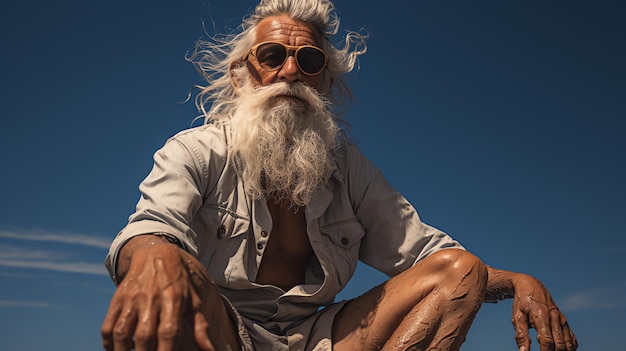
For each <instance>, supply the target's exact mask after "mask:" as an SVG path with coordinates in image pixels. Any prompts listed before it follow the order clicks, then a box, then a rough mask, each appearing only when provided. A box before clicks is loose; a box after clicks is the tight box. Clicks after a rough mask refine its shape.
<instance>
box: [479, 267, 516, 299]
mask: <svg viewBox="0 0 626 351" xmlns="http://www.w3.org/2000/svg"><path fill="white" fill-rule="evenodd" d="M487 274H488V275H489V278H488V280H487V291H486V292H485V302H492V303H496V302H498V301H501V300H506V299H511V298H513V297H514V296H515V284H514V281H515V279H516V278H517V277H518V275H519V274H520V273H514V272H511V271H504V270H500V269H495V268H492V267H489V266H487Z"/></svg>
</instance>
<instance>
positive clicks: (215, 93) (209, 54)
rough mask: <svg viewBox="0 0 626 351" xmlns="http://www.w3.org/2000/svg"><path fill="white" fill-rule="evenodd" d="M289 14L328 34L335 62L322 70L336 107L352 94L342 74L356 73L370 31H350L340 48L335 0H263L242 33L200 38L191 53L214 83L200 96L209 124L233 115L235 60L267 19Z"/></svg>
mask: <svg viewBox="0 0 626 351" xmlns="http://www.w3.org/2000/svg"><path fill="white" fill-rule="evenodd" d="M283 14H286V15H288V16H289V17H290V18H292V19H295V20H298V21H301V22H305V23H308V24H311V25H313V26H314V27H315V28H316V29H317V31H318V32H319V34H320V35H321V36H322V37H323V47H322V49H323V50H324V51H326V53H327V54H328V56H329V61H328V67H327V68H326V69H325V71H324V72H323V73H322V74H323V76H322V85H321V86H322V89H320V91H321V92H322V93H323V94H324V95H325V96H326V98H327V99H328V100H329V101H331V102H332V103H333V104H334V106H339V105H342V104H344V103H345V102H346V100H349V99H350V97H351V95H350V90H349V89H348V86H347V84H346V83H345V81H344V79H343V77H342V75H344V74H346V73H348V72H351V71H352V70H353V69H354V68H355V66H356V63H357V57H358V56H359V55H362V54H364V53H365V52H366V51H367V46H366V44H365V39H366V38H367V36H366V35H362V34H360V33H357V32H353V31H349V32H348V33H347V34H346V36H345V38H344V40H343V46H342V47H341V48H338V47H335V46H334V45H333V43H331V41H330V38H331V37H332V36H334V35H336V34H337V32H338V31H339V23H340V21H339V17H338V16H337V14H336V13H335V8H334V5H333V4H332V3H331V2H330V1H329V0H298V1H294V0H262V1H261V2H260V3H259V5H257V6H256V8H255V9H254V11H253V13H252V14H250V15H249V16H247V17H245V18H244V20H243V23H242V24H241V32H240V33H238V34H231V35H221V36H219V35H215V36H213V37H212V38H210V39H209V40H200V41H198V43H197V44H196V47H195V49H194V50H193V51H192V52H191V53H190V54H189V55H188V56H187V60H188V61H190V62H192V63H194V64H195V65H196V68H197V69H198V71H199V72H200V74H201V75H202V76H203V77H204V78H205V79H206V80H207V83H208V85H207V86H202V87H200V88H201V92H200V93H199V94H198V96H197V97H196V106H197V107H198V109H199V110H200V111H201V112H202V114H203V115H204V118H205V123H210V122H211V121H217V120H220V119H229V118H231V117H232V114H233V112H234V111H233V109H234V108H235V101H236V99H235V98H236V93H235V88H234V87H233V84H232V81H231V76H230V69H231V65H232V64H233V63H236V62H239V61H241V60H242V59H243V58H244V57H245V56H246V55H247V53H248V51H249V50H250V48H251V47H252V45H253V44H254V41H255V40H256V33H255V29H256V26H257V25H258V23H259V22H260V21H261V20H263V19H265V18H267V17H271V16H278V15H283ZM209 106H210V107H209Z"/></svg>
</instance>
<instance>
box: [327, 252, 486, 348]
mask: <svg viewBox="0 0 626 351" xmlns="http://www.w3.org/2000/svg"><path fill="white" fill-rule="evenodd" d="M486 285H487V269H486V267H485V265H484V264H483V263H482V261H480V260H479V259H478V258H477V257H476V256H474V255H472V254H471V253H469V252H466V251H463V250H458V249H448V250H442V251H439V252H436V253H434V254H432V255H430V256H429V257H427V258H426V259H424V260H423V261H421V262H419V263H418V264H417V265H415V267H412V268H411V269H409V270H407V271H405V272H403V273H401V274H399V275H397V276H395V277H393V278H391V279H389V281H387V282H386V283H384V284H383V285H380V286H378V287H376V288H374V289H372V290H370V291H369V292H367V293H365V294H364V295H362V296H360V297H358V298H356V299H355V300H353V301H352V302H350V303H348V304H347V305H346V306H344V307H343V309H342V310H341V311H340V312H339V313H338V314H337V317H336V318H335V322H334V324H333V343H334V347H333V350H335V351H352V350H381V349H382V350H458V349H459V348H460V347H461V344H462V343H463V341H465V336H466V334H467V332H468V330H469V327H470V325H471V324H472V321H473V320H474V317H475V316H476V313H477V312H478V310H479V309H480V306H481V305H482V302H483V299H484V296H485V288H486Z"/></svg>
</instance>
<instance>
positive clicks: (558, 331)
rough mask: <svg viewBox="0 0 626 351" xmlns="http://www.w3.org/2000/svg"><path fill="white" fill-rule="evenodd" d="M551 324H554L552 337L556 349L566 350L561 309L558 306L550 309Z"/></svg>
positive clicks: (558, 350) (557, 350)
mask: <svg viewBox="0 0 626 351" xmlns="http://www.w3.org/2000/svg"><path fill="white" fill-rule="evenodd" d="M550 324H551V325H552V339H553V341H554V350H556V351H565V350H566V348H565V337H564V333H563V324H562V319H561V311H559V309H558V308H556V307H555V308H553V309H551V310H550Z"/></svg>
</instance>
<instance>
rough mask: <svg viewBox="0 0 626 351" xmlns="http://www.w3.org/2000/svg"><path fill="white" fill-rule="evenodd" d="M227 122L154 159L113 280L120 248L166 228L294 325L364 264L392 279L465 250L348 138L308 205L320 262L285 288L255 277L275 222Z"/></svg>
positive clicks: (256, 314)
mask: <svg viewBox="0 0 626 351" xmlns="http://www.w3.org/2000/svg"><path fill="white" fill-rule="evenodd" d="M229 133H230V129H229V126H228V125H227V124H222V125H213V124H209V125H204V126H201V127H197V128H192V129H189V130H186V131H183V132H181V133H179V134H177V135H176V136H174V137H172V138H171V139H170V140H168V141H167V143H166V144H165V145H164V146H163V147H162V148H161V149H160V150H158V151H157V152H156V153H155V155H154V167H153V169H152V171H151V172H150V174H149V175H148V176H147V178H146V179H145V180H144V181H143V182H142V183H141V185H140V187H139V189H140V191H141V198H140V200H139V202H138V204H137V208H136V212H135V213H134V214H132V215H131V216H130V218H129V223H128V225H127V226H126V227H125V228H124V229H123V230H122V231H121V232H120V233H119V234H118V236H117V237H116V239H115V240H114V242H113V243H112V245H111V249H110V251H109V255H108V256H107V260H106V265H107V268H108V269H109V272H110V273H111V276H112V277H113V279H114V280H117V272H116V269H117V258H118V254H119V251H120V249H121V247H122V245H123V244H124V243H125V242H126V241H128V240H129V239H130V238H132V237H134V236H136V235H142V234H151V233H163V234H166V235H169V236H171V237H173V238H176V239H177V240H178V241H179V242H180V243H181V244H182V246H183V247H184V248H185V249H186V250H188V251H189V252H191V253H192V254H194V255H196V256H197V257H198V259H199V260H200V262H202V264H203V265H204V266H205V267H206V268H207V270H208V272H209V274H210V276H211V277H212V278H213V279H214V280H215V283H216V284H217V285H218V286H219V288H220V290H221V292H222V294H223V295H224V296H226V297H227V298H228V299H229V300H230V301H231V302H232V304H233V305H234V306H235V308H237V310H238V311H239V312H240V313H241V314H242V315H244V316H246V317H248V318H252V319H254V320H257V321H261V322H263V321H266V322H276V323H279V324H282V323H288V322H293V321H298V320H301V319H303V318H305V317H306V316H308V315H310V314H312V313H314V312H315V311H317V310H318V308H319V307H320V306H325V305H328V304H329V303H332V302H333V300H334V298H335V295H336V294H337V293H338V292H339V291H341V289H343V288H344V287H345V286H346V284H347V283H348V281H349V280H350V278H351V277H352V275H353V273H354V271H355V269H356V266H357V262H358V260H361V261H362V262H364V263H366V264H368V265H370V266H372V267H373V268H375V269H378V270H380V271H381V272H383V273H385V274H386V275H388V276H394V275H396V274H398V273H400V272H402V271H404V270H406V269H408V268H409V267H411V266H413V265H414V264H415V263H416V262H418V261H419V260H421V259H423V258H425V257H427V256H428V255H430V254H432V253H433V252H436V251H438V250H441V249H444V248H453V247H454V248H462V247H461V245H460V244H459V243H458V242H457V241H455V240H453V239H452V238H451V237H449V236H448V235H446V234H445V233H443V232H442V231H440V230H438V229H436V228H433V227H431V226H429V225H427V224H424V223H422V222H421V220H420V218H419V216H418V214H417V212H416V210H415V209H414V207H413V206H412V205H411V204H410V203H409V202H408V201H407V200H406V199H405V198H404V197H403V196H402V195H401V194H400V193H398V192H397V191H396V190H395V189H393V188H392V187H391V186H390V185H389V183H388V182H387V181H386V180H385V179H384V177H383V176H382V175H381V173H380V171H379V170H378V169H377V168H376V167H375V166H374V165H373V164H372V163H371V162H370V161H369V160H368V159H367V158H366V157H365V156H364V155H363V154H362V153H361V152H360V151H359V150H358V149H357V147H356V146H355V145H353V144H351V143H350V142H348V141H343V142H342V146H341V147H340V148H339V149H338V150H337V151H336V152H335V153H334V162H335V169H334V171H333V174H332V176H331V179H330V181H329V182H328V183H327V184H326V185H325V186H324V187H322V188H320V189H318V190H316V191H315V193H314V194H313V197H312V199H311V201H310V203H309V204H308V205H307V206H306V208H305V216H306V223H307V228H306V230H307V234H308V238H309V241H310V243H311V247H312V249H313V252H314V254H315V255H314V256H315V259H313V260H312V262H311V264H310V265H309V267H308V269H307V273H306V277H305V283H304V284H302V285H297V286H295V287H293V288H292V289H290V290H289V291H283V290H282V289H280V288H278V287H276V286H272V285H261V284H257V283H255V280H256V275H257V273H258V270H259V266H260V264H261V260H262V259H263V255H264V251H265V247H266V245H267V242H268V240H269V237H270V235H271V233H272V218H271V216H270V213H269V210H268V207H267V204H266V202H265V199H262V198H261V199H253V198H251V197H250V196H249V195H248V194H246V191H245V189H244V184H243V182H242V180H241V179H240V178H239V177H238V176H237V172H236V170H235V168H234V167H233V165H232V164H231V160H230V159H229V157H228V153H229V150H228V142H229V135H230V134H229Z"/></svg>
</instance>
